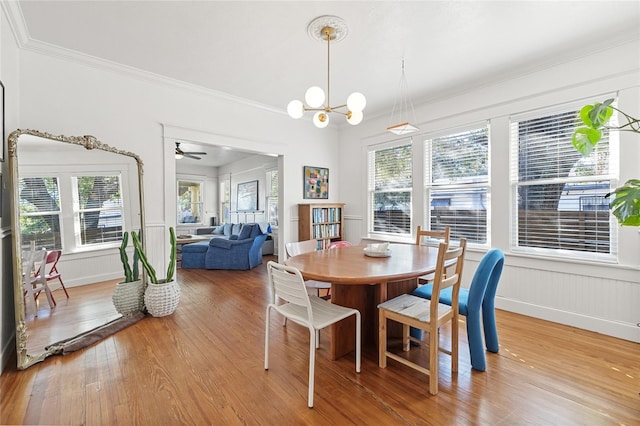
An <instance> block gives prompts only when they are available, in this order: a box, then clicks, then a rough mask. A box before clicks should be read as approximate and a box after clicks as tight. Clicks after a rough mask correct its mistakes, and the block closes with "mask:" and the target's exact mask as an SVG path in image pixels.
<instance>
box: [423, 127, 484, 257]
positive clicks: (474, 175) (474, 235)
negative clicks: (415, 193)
mask: <svg viewBox="0 0 640 426" xmlns="http://www.w3.org/2000/svg"><path fill="white" fill-rule="evenodd" d="M424 152H425V167H424V170H425V179H424V181H425V200H427V203H428V205H427V206H426V207H427V208H426V209H425V212H426V214H427V220H426V223H428V224H429V229H431V230H435V231H438V230H443V229H444V228H445V227H447V226H449V227H450V228H451V237H452V238H453V239H460V238H466V239H467V240H468V241H469V242H472V243H478V244H484V243H486V242H487V234H488V233H487V217H488V216H487V209H488V207H489V203H488V200H487V198H488V192H489V127H488V124H485V125H484V126H482V127H479V128H474V129H471V130H465V131H460V132H456V133H452V134H445V135H442V136H439V137H435V138H432V139H427V140H425V150H424Z"/></svg>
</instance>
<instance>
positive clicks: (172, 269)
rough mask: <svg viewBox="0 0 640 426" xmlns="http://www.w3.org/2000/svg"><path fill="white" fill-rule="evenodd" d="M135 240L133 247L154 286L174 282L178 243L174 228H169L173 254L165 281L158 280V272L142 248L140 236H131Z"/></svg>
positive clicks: (171, 254)
mask: <svg viewBox="0 0 640 426" xmlns="http://www.w3.org/2000/svg"><path fill="white" fill-rule="evenodd" d="M131 236H132V238H133V246H134V247H135V249H136V253H138V256H139V257H140V262H142V266H143V267H144V269H145V271H147V275H148V276H149V281H150V282H151V283H152V284H160V283H168V282H170V281H173V274H174V273H175V270H176V252H177V248H176V247H177V244H176V243H177V242H176V233H175V231H174V229H173V228H172V227H170V228H169V242H170V243H171V253H170V257H169V266H168V267H167V277H166V278H164V279H158V277H157V274H156V270H155V269H154V268H153V266H151V264H150V263H149V259H147V255H146V253H145V252H144V249H143V248H142V243H141V242H140V237H139V235H136V234H135V233H133V234H131Z"/></svg>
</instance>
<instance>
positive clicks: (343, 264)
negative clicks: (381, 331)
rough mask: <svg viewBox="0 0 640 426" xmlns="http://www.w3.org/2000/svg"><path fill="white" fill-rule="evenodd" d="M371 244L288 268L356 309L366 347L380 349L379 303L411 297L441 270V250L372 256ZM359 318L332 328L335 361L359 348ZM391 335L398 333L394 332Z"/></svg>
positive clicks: (410, 248) (405, 247)
mask: <svg viewBox="0 0 640 426" xmlns="http://www.w3.org/2000/svg"><path fill="white" fill-rule="evenodd" d="M364 248H365V246H350V247H340V248H335V249H331V250H319V251H315V252H310V253H304V254H300V255H297V256H293V257H290V258H289V259H287V260H286V261H285V264H286V265H288V266H293V267H295V268H297V269H298V270H300V273H301V274H302V276H303V278H304V279H305V280H317V281H325V282H330V283H331V302H332V303H335V304H337V305H341V306H347V307H350V308H355V309H358V310H359V311H360V314H361V315H362V340H363V341H362V343H363V345H375V347H377V338H378V314H377V307H378V304H380V303H382V302H384V301H386V300H388V299H392V298H394V297H396V296H398V295H400V294H404V293H410V292H411V291H413V290H414V289H415V288H416V287H417V285H418V277H420V276H422V275H427V274H430V273H432V272H434V271H435V265H436V259H437V256H438V248H437V247H430V246H421V245H415V244H390V245H389V249H390V255H389V256H388V257H370V256H366V255H365V254H364ZM353 321H355V319H354V318H353V317H351V318H347V319H345V320H343V321H341V322H339V323H337V324H335V325H333V326H332V327H331V337H330V338H331V348H330V354H331V358H332V359H336V358H339V357H341V356H343V355H345V354H347V353H349V352H351V351H353V350H354V347H355V343H354V336H355V325H354V323H353ZM390 333H393V331H392V330H390Z"/></svg>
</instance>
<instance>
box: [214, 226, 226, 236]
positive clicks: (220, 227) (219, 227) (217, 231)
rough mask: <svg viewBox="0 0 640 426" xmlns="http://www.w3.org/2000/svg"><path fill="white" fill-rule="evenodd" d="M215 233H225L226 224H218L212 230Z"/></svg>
mask: <svg viewBox="0 0 640 426" xmlns="http://www.w3.org/2000/svg"><path fill="white" fill-rule="evenodd" d="M212 233H213V234H215V235H223V234H224V225H220V226H216V227H215V229H214V230H213V232H212Z"/></svg>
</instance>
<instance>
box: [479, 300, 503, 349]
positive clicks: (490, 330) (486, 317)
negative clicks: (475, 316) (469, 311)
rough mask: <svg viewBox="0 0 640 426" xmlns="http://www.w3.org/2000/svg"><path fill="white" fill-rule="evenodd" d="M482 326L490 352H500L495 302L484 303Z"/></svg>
mask: <svg viewBox="0 0 640 426" xmlns="http://www.w3.org/2000/svg"><path fill="white" fill-rule="evenodd" d="M482 325H483V326H484V340H485V344H486V345H487V350H488V351H489V352H494V353H497V352H498V351H499V350H500V344H499V342H498V328H497V327H496V309H495V306H494V304H493V301H484V302H483V303H482Z"/></svg>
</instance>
